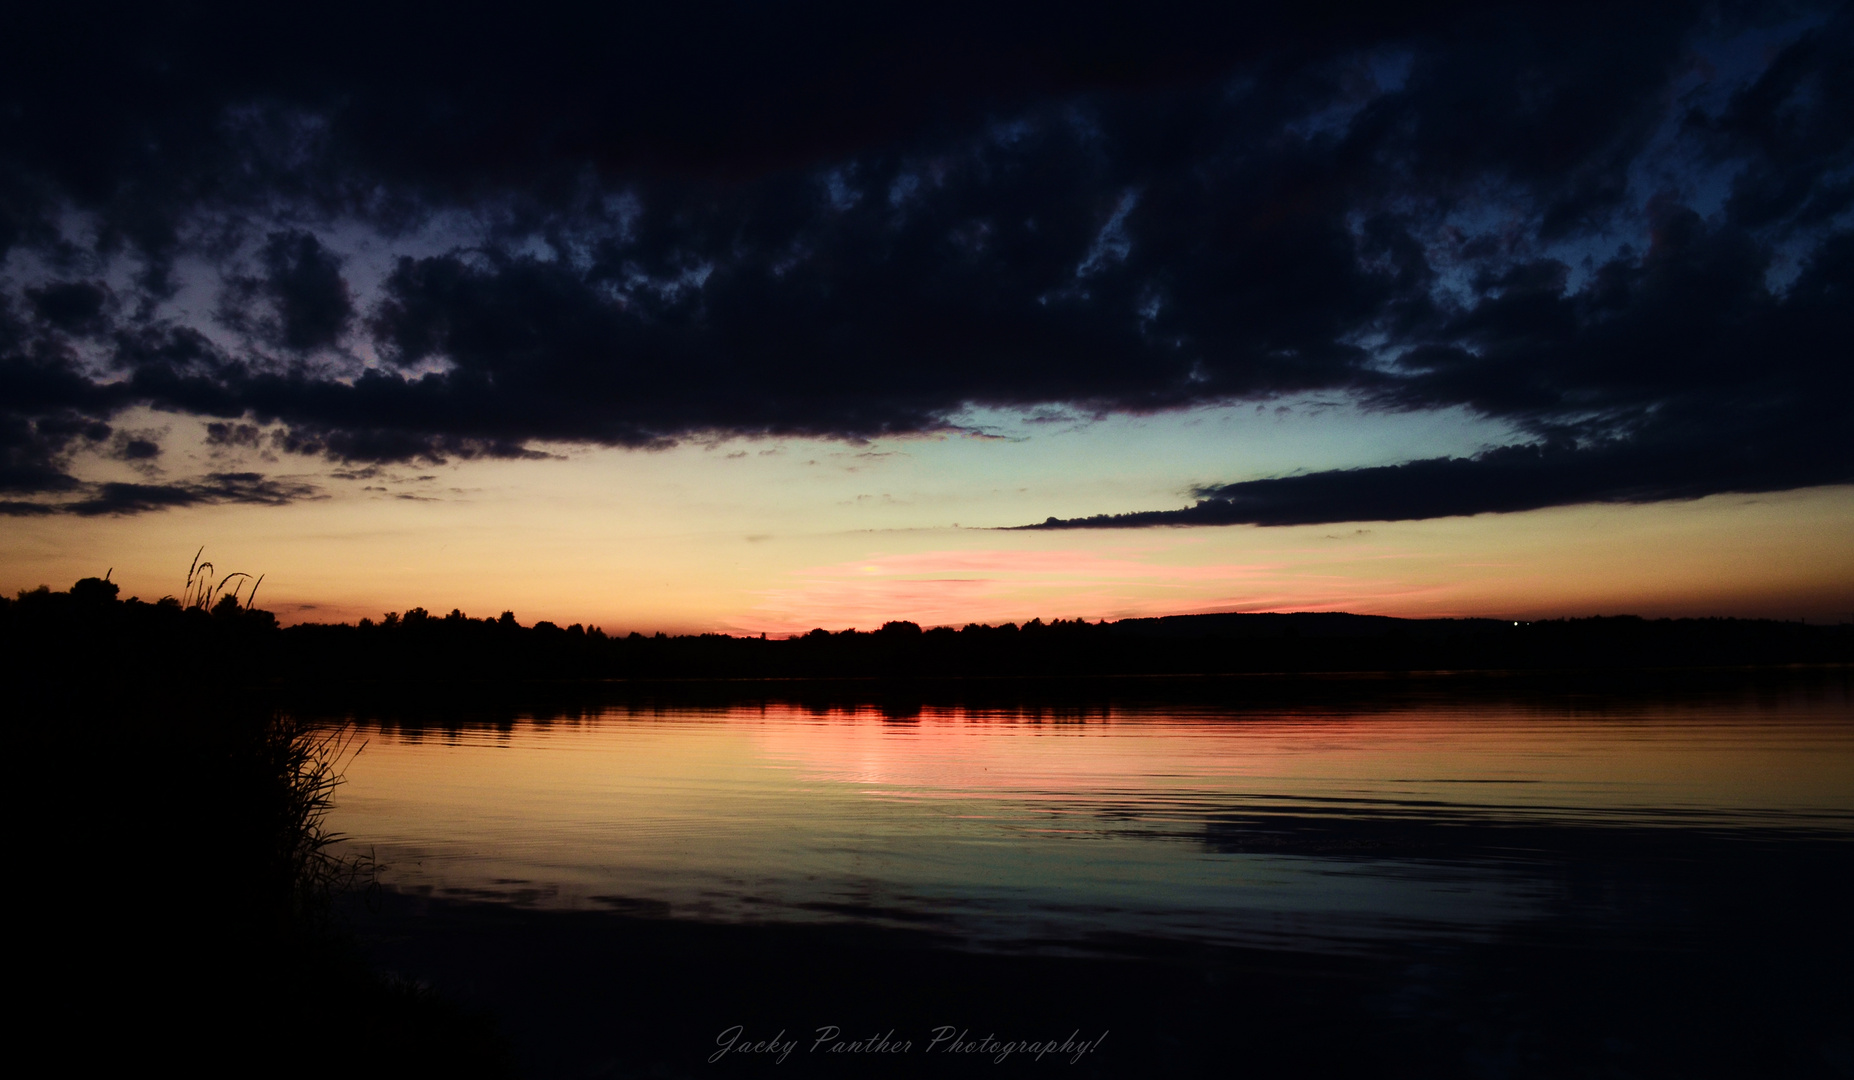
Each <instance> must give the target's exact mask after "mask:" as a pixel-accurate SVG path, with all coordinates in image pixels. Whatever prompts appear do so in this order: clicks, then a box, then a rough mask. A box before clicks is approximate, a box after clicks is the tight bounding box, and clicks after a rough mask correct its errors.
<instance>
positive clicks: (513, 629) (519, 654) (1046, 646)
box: [0, 578, 1854, 695]
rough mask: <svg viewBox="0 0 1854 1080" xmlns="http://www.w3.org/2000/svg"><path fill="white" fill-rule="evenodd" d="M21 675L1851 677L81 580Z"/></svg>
mask: <svg viewBox="0 0 1854 1080" xmlns="http://www.w3.org/2000/svg"><path fill="white" fill-rule="evenodd" d="M0 637H4V640H5V642H6V654H7V657H8V660H9V662H10V663H12V664H16V665H21V666H22V669H23V670H30V671H31V672H33V673H34V676H35V678H36V679H38V680H41V681H44V682H46V683H48V684H49V685H54V686H59V687H62V688H64V689H65V690H67V691H68V692H70V693H72V694H77V695H92V694H96V693H99V692H103V691H104V690H106V689H107V685H106V684H114V685H118V686H120V685H133V686H136V687H139V688H143V689H151V688H167V689H168V690H170V691H175V692H183V693H211V692H213V691H214V689H215V688H222V687H226V686H231V685H254V684H259V683H262V684H267V685H286V686H296V687H304V686H308V687H314V686H332V685H344V686H358V685H370V684H371V685H380V684H395V683H430V682H434V681H435V682H443V683H448V684H457V683H469V684H495V683H515V682H528V681H573V680H596V679H624V680H671V679H678V680H679V679H791V678H799V679H843V678H851V679H858V678H890V679H895V678H900V679H935V678H974V677H979V678H984V677H1010V676H1038V677H1071V678H1076V677H1098V676H1111V675H1192V674H1237V673H1271V672H1283V673H1327V672H1346V671H1383V672H1399V671H1440V670H1460V671H1489V670H1540V669H1553V668H1600V669H1628V668H1695V667H1744V666H1769V665H1784V664H1823V663H1833V664H1845V663H1849V662H1850V661H1851V660H1854V626H1849V625H1846V624H1843V625H1837V626H1822V625H1809V624H1804V623H1800V622H1781V621H1773V620H1754V619H1656V620H1649V619H1641V618H1636V617H1630V616H1620V617H1605V618H1587V619H1558V620H1548V621H1542V622H1529V623H1511V622H1504V621H1500V620H1492V619H1430V620H1417V619H1393V618H1386V617H1382V616H1363V615H1348V614H1342V613H1301V614H1256V615H1247V614H1225V615H1196V616H1172V617H1167V618H1157V619H1126V620H1122V621H1120V622H1117V623H1107V622H1098V623H1089V622H1086V621H1083V620H1073V621H1069V620H1062V619H1057V620H1055V621H1053V622H1048V623H1045V622H1042V621H1041V620H1032V621H1031V622H1029V623H1027V624H1024V625H1022V626H1018V625H1015V624H1009V623H1007V624H1005V625H1003V626H984V625H978V624H972V625H968V626H966V627H964V628H963V629H957V630H955V629H952V628H949V627H940V628H935V629H929V630H923V629H922V628H921V627H919V626H917V625H916V624H914V623H911V622H891V623H888V624H886V625H884V626H883V627H881V628H880V629H878V630H873V631H866V632H865V631H856V630H843V631H838V632H830V631H826V630H822V629H819V630H813V631H811V632H810V633H809V634H806V635H803V636H799V637H793V638H785V639H772V638H766V637H734V636H729V635H725V634H701V635H688V636H679V637H671V636H666V635H663V634H658V635H655V636H651V637H647V636H644V635H641V634H635V633H634V634H630V635H626V636H622V637H621V636H614V635H607V634H605V633H604V632H602V631H600V630H599V629H598V628H596V627H594V628H591V629H587V628H586V627H584V626H581V625H579V624H574V625H572V626H567V627H561V626H557V625H555V624H553V623H551V622H538V623H535V624H533V625H531V626H524V625H522V624H521V623H520V622H519V620H517V618H516V617H515V615H514V614H513V613H509V612H504V613H503V614H502V615H501V616H499V617H497V618H480V619H476V618H470V617H468V616H466V615H465V614H464V613H463V612H461V611H456V610H453V611H452V612H451V613H450V614H448V615H444V616H434V615H431V614H429V613H428V612H426V611H425V610H423V609H421V608H414V609H412V610H411V611H408V612H406V613H404V614H403V615H401V614H397V613H394V614H389V615H387V616H386V617H385V618H383V619H381V620H379V621H375V620H372V619H363V620H361V621H360V623H359V624H358V625H347V624H335V625H329V624H313V623H311V624H304V625H300V626H294V627H289V628H279V627H278V626H277V624H276V620H275V619H274V618H273V617H272V616H271V615H270V614H269V613H268V612H264V611H260V610H253V609H250V608H245V607H240V606H239V605H238V604H236V603H223V602H222V603H220V604H218V605H217V606H216V607H214V608H213V609H211V610H207V609H206V608H204V607H195V608H191V609H189V608H184V607H182V606H181V605H180V604H178V603H175V602H172V601H167V600H164V601H161V602H158V603H154V604H148V603H142V602H139V601H136V600H127V601H124V600H119V599H118V598H117V596H116V587H115V586H114V585H112V584H110V583H109V582H106V581H100V580H98V579H95V578H87V579H85V580H84V581H80V582H78V583H77V584H76V585H75V586H74V587H73V588H72V589H71V590H70V591H69V592H67V593H57V592H51V591H48V590H39V591H35V592H28V593H22V594H21V595H20V596H19V597H18V598H17V599H15V600H10V601H0Z"/></svg>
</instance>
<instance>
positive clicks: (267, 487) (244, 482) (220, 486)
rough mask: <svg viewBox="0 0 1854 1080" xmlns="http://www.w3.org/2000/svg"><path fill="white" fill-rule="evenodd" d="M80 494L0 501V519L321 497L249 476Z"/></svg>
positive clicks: (107, 487)
mask: <svg viewBox="0 0 1854 1080" xmlns="http://www.w3.org/2000/svg"><path fill="white" fill-rule="evenodd" d="M82 496H83V497H81V498H78V499H73V500H68V501H65V502H27V501H22V500H9V501H4V502H0V515H6V516H12V517H44V516H47V515H53V514H74V515H77V516H79V517H100V516H106V515H107V516H126V515H130V514H144V513H150V512H153V511H158V510H171V509H175V508H179V507H189V506H211V505H217V504H220V503H244V504H248V505H255V506H284V505H286V504H289V503H293V502H300V501H303V500H308V499H321V498H326V497H327V496H326V495H324V494H323V493H322V491H321V489H320V488H319V487H318V486H316V485H315V484H313V483H310V482H308V481H305V480H298V479H291V478H273V477H267V476H264V475H262V474H261V473H253V472H216V473H208V474H206V475H205V476H201V477H198V478H196V479H193V480H188V481H183V482H180V483H175V484H135V483H121V482H110V483H101V484H86V485H83V487H82Z"/></svg>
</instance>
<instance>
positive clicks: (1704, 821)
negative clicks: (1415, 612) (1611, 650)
mask: <svg viewBox="0 0 1854 1080" xmlns="http://www.w3.org/2000/svg"><path fill="white" fill-rule="evenodd" d="M370 739H371V741H370V743H369V745H368V747H367V749H366V751H365V752H364V753H363V754H362V755H361V757H360V758H359V759H358V760H357V761H356V763H355V765H354V767H353V768H352V769H351V770H350V772H349V783H348V785H347V787H345V788H344V789H343V792H342V801H341V809H340V811H339V816H340V820H339V825H340V827H341V828H342V830H343V831H344V832H346V833H348V834H349V835H351V836H353V837H355V838H356V840H357V841H364V842H365V843H367V844H370V845H372V846H373V847H374V850H375V851H376V853H377V854H378V855H379V857H380V858H381V859H382V861H383V862H385V863H386V864H387V866H388V870H387V881H388V883H389V884H391V885H392V886H394V887H395V888H399V889H403V890H411V891H420V890H428V891H430V892H432V894H433V895H439V896H442V895H455V896H484V895H488V896H497V897H500V898H504V899H512V900H516V901H520V902H525V903H531V904H539V905H542V906H565V907H598V906H601V905H612V904H616V905H619V906H621V907H622V906H624V905H634V904H638V903H645V904H652V905H657V906H659V907H665V908H667V909H668V910H670V911H671V912H673V913H675V914H678V915H682V916H689V917H700V918H720V919H727V920H740V919H763V918H773V919H793V918H796V919H801V920H805V919H818V918H824V919H836V918H855V919H875V920H877V921H884V920H894V919H901V920H903V921H904V922H905V921H908V920H917V919H927V920H929V921H930V922H933V923H935V924H936V925H938V924H945V925H948V926H956V927H963V928H964V930H962V932H968V933H978V932H981V929H982V933H984V934H989V935H994V936H995V935H997V934H1003V935H1004V936H1005V937H1007V938H1009V937H1012V936H1015V935H1018V934H1022V933H1030V932H1032V931H1035V932H1038V933H1050V932H1060V933H1066V934H1074V933H1095V932H1107V931H1114V930H1116V928H1118V929H1120V930H1125V929H1129V928H1139V927H1145V928H1146V929H1147V930H1149V931H1152V932H1161V933H1167V934H1181V935H1184V936H1186V937H1206V938H1210V939H1219V940H1220V939H1224V938H1228V937H1231V936H1234V937H1235V938H1238V939H1247V938H1250V937H1254V936H1255V935H1257V934H1261V935H1263V936H1266V935H1267V934H1268V933H1271V932H1273V931H1270V930H1268V927H1270V926H1275V925H1277V924H1278V923H1279V920H1281V919H1283V918H1290V917H1294V918H1298V917H1302V916H1307V915H1310V914H1312V913H1324V914H1322V916H1321V917H1322V918H1324V919H1327V920H1329V921H1331V922H1332V925H1334V926H1343V927H1345V928H1346V930H1345V933H1347V934H1354V935H1358V934H1363V935H1366V936H1370V935H1371V934H1373V933H1375V932H1377V931H1375V930H1374V929H1373V928H1374V927H1379V926H1383V927H1388V926H1391V925H1393V924H1394V925H1397V926H1403V927H1404V928H1405V929H1406V930H1407V929H1408V927H1407V926H1405V924H1406V923H1407V922H1408V921H1409V920H1411V919H1417V920H1418V921H1422V922H1424V923H1425V924H1426V925H1430V926H1431V928H1432V929H1436V930H1437V931H1438V932H1440V931H1441V930H1443V929H1446V928H1449V927H1454V928H1456V929H1460V928H1465V927H1474V926H1485V925H1489V924H1490V923H1499V922H1502V921H1504V920H1507V919H1510V918H1516V917H1520V916H1521V915H1522V914H1523V913H1524V912H1525V911H1527V910H1529V909H1530V905H1532V904H1533V903H1535V902H1536V896H1537V895H1538V894H1537V889H1538V888H1539V887H1540V886H1539V885H1537V884H1536V883H1528V880H1527V878H1526V876H1525V874H1524V873H1522V872H1521V871H1520V870H1519V869H1518V868H1517V867H1516V866H1511V865H1507V864H1506V863H1505V862H1503V861H1502V860H1500V859H1494V860H1491V861H1490V862H1488V863H1487V864H1486V865H1483V866H1482V867H1481V868H1480V869H1479V870H1477V871H1476V872H1474V873H1472V874H1467V873H1466V871H1464V870H1463V869H1462V868H1461V867H1460V866H1458V865H1453V864H1452V863H1451V862H1450V861H1449V859H1448V858H1447V857H1446V852H1441V853H1440V854H1438V852H1436V851H1434V850H1431V849H1430V848H1426V847H1425V848H1420V849H1418V848H1409V847H1408V846H1407V845H1406V846H1405V847H1403V848H1397V849H1395V850H1393V851H1391V852H1390V853H1389V854H1385V855H1380V856H1373V858H1374V859H1376V860H1377V861H1366V862H1359V861H1358V860H1357V859H1350V858H1333V857H1331V856H1332V855H1333V852H1332V851H1330V850H1327V849H1326V848H1319V849H1317V850H1314V849H1309V852H1307V853H1299V852H1297V850H1296V849H1294V848H1293V847H1292V844H1291V843H1290V844H1289V845H1288V846H1287V847H1281V846H1280V845H1281V844H1282V843H1287V841H1281V840H1280V839H1279V838H1276V839H1274V840H1270V843H1271V844H1275V847H1266V846H1265V847H1264V848H1263V849H1254V845H1253V844H1250V843H1249V841H1248V840H1245V839H1244V838H1245V837H1248V836H1249V835H1250V833H1251V832H1252V831H1253V830H1254V829H1256V828H1258V827H1259V828H1273V827H1274V826H1273V825H1271V824H1270V823H1271V822H1309V821H1311V822H1324V823H1327V825H1330V826H1332V827H1339V828H1350V827H1351V826H1350V825H1348V824H1347V823H1349V822H1375V823H1377V825H1380V826H1381V825H1383V824H1384V823H1387V822H1388V823H1392V824H1397V823H1401V825H1399V826H1398V827H1399V828H1404V827H1410V828H1419V829H1433V827H1435V826H1447V827H1449V828H1451V829H1455V828H1458V827H1465V828H1470V829H1485V828H1487V827H1489V826H1490V825H1496V826H1497V825H1500V824H1501V823H1505V824H1507V825H1524V826H1527V827H1542V828H1551V829H1560V828H1588V827H1603V828H1609V829H1614V828H1631V827H1640V826H1648V827H1653V828H1663V827H1666V826H1668V825H1672V824H1682V825H1689V826H1695V825H1696V826H1699V827H1703V828H1706V829H1711V830H1715V831H1732V830H1752V831H1755V830H1757V829H1763V828H1770V827H1783V828H1806V829H1812V830H1821V829H1828V830H1831V831H1838V832H1845V831H1847V830H1848V829H1849V827H1850V823H1854V785H1851V784H1850V783H1849V782H1848V781H1849V779H1850V777H1854V729H1851V728H1850V725H1849V713H1848V707H1847V703H1846V702H1845V700H1842V699H1841V698H1840V697H1838V696H1831V697H1829V698H1816V699H1800V698H1799V699H1795V700H1789V701H1786V702H1784V703H1783V704H1782V705H1781V707H1778V706H1773V705H1769V704H1765V705H1763V706H1755V705H1751V704H1748V703H1746V702H1742V701H1733V702H1724V703H1711V704H1704V705H1667V706H1656V707H1653V708H1648V707H1635V708H1620V707H1619V708H1612V709H1607V710H1604V709H1594V708H1592V709H1588V710H1586V711H1583V712H1577V713H1572V712H1570V711H1569V710H1566V709H1564V708H1561V707H1553V708H1546V707H1542V706H1533V705H1523V706H1522V705H1512V704H1494V705H1477V706H1465V705H1446V706H1438V705H1423V706H1420V707H1419V706H1406V707H1400V708H1395V709H1383V710H1379V711H1376V712H1360V711H1342V710H1325V711H1317V710H1316V711H1299V712H1293V711H1274V712H1265V711H1264V712H1255V713H1241V712H1230V711H1227V710H1222V711H1219V710H1211V709H1191V708H1173V709H1169V710H1163V711H1161V710H1153V709H1140V708H1125V707H1114V708H1091V709H1087V710H1066V711H1065V710H1060V709H1041V710H1019V711H1012V710H995V709H994V710H986V709H965V708H939V707H930V708H925V709H922V710H920V711H919V712H918V713H913V714H911V715H908V716H907V717H905V718H897V717H896V716H894V715H891V714H884V713H883V712H882V711H879V710H877V709H874V708H857V709H848V710H808V709H804V708H800V707H797V706H791V705H782V704H768V705H763V706H762V705H755V706H750V707H737V708H734V709H721V710H699V709H692V710H687V711H650V710H644V711H638V710H624V709H614V710H609V711H607V712H605V713H603V714H600V715H598V716H596V717H593V718H586V719H579V720H572V721H527V722H520V723H517V724H515V725H514V726H513V727H512V728H508V729H506V730H502V729H477V728H470V727H464V728H460V729H457V730H454V731H451V732H447V733H443V734H436V733H425V734H420V733H418V732H416V731H397V730H381V731H375V732H373V733H372V734H371V735H370ZM491 792H493V797H490V796H489V795H488V794H486V793H491ZM1322 827H1325V826H1322ZM1374 827H1376V826H1374ZM1271 835H1272V834H1271ZM1425 835H1456V834H1455V833H1445V834H1433V833H1431V834H1425ZM1460 835H1467V834H1466V833H1462V834H1460ZM1477 835H1478V834H1477ZM1349 842H1350V841H1348V843H1349ZM1425 842H1427V841H1425ZM1372 843H1378V841H1372ZM1346 850H1349V849H1346ZM1361 850H1364V851H1365V852H1366V854H1370V853H1371V852H1372V851H1374V850H1377V849H1375V848H1370V847H1367V848H1364V849H1361ZM1438 858H1440V859H1441V860H1442V861H1440V862H1437V861H1436V859H1438ZM1464 875H1465V876H1464ZM1296 913H1298V914H1296ZM973 920H979V921H978V922H974V921H973ZM1063 927H1067V929H1066V930H1063V929H1062V928H1063ZM1037 928H1041V929H1040V930H1039V929H1037ZM1451 932H1452V931H1451Z"/></svg>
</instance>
